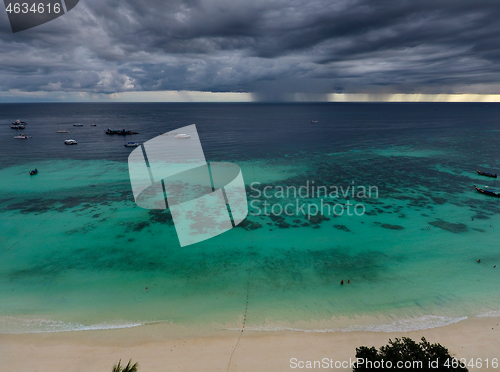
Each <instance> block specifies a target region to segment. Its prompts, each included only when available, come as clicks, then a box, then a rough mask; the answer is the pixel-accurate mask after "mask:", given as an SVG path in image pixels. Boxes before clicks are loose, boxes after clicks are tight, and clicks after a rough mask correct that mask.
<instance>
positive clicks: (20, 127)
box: [10, 124, 26, 129]
mask: <svg viewBox="0 0 500 372" xmlns="http://www.w3.org/2000/svg"><path fill="white" fill-rule="evenodd" d="M10 128H11V129H24V128H26V126H25V125H24V124H12V125H11V126H10Z"/></svg>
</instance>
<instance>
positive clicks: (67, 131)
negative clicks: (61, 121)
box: [56, 129, 69, 133]
mask: <svg viewBox="0 0 500 372" xmlns="http://www.w3.org/2000/svg"><path fill="white" fill-rule="evenodd" d="M56 133H69V130H66V129H62V130H58V131H57V132H56Z"/></svg>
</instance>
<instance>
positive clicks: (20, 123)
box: [10, 119, 30, 139]
mask: <svg viewBox="0 0 500 372" xmlns="http://www.w3.org/2000/svg"><path fill="white" fill-rule="evenodd" d="M26 125H28V123H26V122H24V121H21V120H19V119H17V120H16V121H14V122H13V123H12V124H11V125H10V127H11V129H24V128H26ZM14 138H15V139H28V138H30V137H29V136H27V135H26V134H24V133H21V134H18V135H17V136H15V137H14Z"/></svg>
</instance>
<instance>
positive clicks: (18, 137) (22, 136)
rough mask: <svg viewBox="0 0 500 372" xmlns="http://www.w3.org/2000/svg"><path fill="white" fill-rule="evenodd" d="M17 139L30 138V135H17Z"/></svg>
mask: <svg viewBox="0 0 500 372" xmlns="http://www.w3.org/2000/svg"><path fill="white" fill-rule="evenodd" d="M14 138H16V139H28V138H29V137H28V136H27V135H26V134H24V133H23V134H20V135H19V136H15V137H14Z"/></svg>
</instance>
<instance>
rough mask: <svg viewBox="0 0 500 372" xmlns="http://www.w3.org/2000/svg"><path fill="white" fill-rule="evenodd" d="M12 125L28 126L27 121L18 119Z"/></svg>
mask: <svg viewBox="0 0 500 372" xmlns="http://www.w3.org/2000/svg"><path fill="white" fill-rule="evenodd" d="M12 125H28V123H26V122H25V121H21V120H19V119H17V120H16V121H13V122H12Z"/></svg>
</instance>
